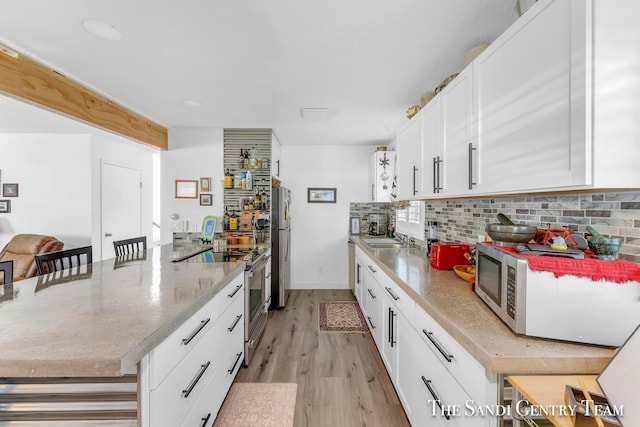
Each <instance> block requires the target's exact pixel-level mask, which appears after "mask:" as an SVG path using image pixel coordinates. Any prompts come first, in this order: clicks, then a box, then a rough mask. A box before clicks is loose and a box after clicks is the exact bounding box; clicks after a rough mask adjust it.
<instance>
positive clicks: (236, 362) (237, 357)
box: [227, 353, 242, 375]
mask: <svg viewBox="0 0 640 427" xmlns="http://www.w3.org/2000/svg"><path fill="white" fill-rule="evenodd" d="M241 357H242V353H238V354H236V361H235V362H233V366H232V367H231V369H229V370H228V371H227V372H229V375H231V374H233V371H235V369H236V365H237V364H238V362H239V361H240V358H241Z"/></svg>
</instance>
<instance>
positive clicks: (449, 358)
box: [422, 329, 453, 363]
mask: <svg viewBox="0 0 640 427" xmlns="http://www.w3.org/2000/svg"><path fill="white" fill-rule="evenodd" d="M422 333H423V334H425V335H426V336H427V338H429V341H431V344H433V345H434V346H435V347H436V348H437V349H438V351H439V352H440V354H442V356H443V357H444V358H445V359H447V362H449V363H451V362H452V361H453V354H449V352H448V351H446V350H445V349H444V347H442V345H441V344H440V343H439V342H438V340H436V337H434V336H433V332H427V330H426V329H423V330H422Z"/></svg>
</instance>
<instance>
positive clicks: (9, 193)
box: [2, 184, 18, 197]
mask: <svg viewBox="0 0 640 427" xmlns="http://www.w3.org/2000/svg"><path fill="white" fill-rule="evenodd" d="M2 195H3V196H4V197H18V184H2Z"/></svg>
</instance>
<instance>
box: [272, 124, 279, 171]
mask: <svg viewBox="0 0 640 427" xmlns="http://www.w3.org/2000/svg"><path fill="white" fill-rule="evenodd" d="M271 175H272V176H275V177H276V178H280V141H278V138H276V135H275V134H273V133H272V134H271Z"/></svg>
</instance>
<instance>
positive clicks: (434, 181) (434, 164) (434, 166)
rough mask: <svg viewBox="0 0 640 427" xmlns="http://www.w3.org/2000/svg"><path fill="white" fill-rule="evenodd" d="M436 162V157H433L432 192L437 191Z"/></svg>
mask: <svg viewBox="0 0 640 427" xmlns="http://www.w3.org/2000/svg"><path fill="white" fill-rule="evenodd" d="M437 169H438V162H436V158H435V157H434V158H433V193H434V194H435V193H437V192H438V184H437V182H438V178H437V176H438V171H437Z"/></svg>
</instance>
